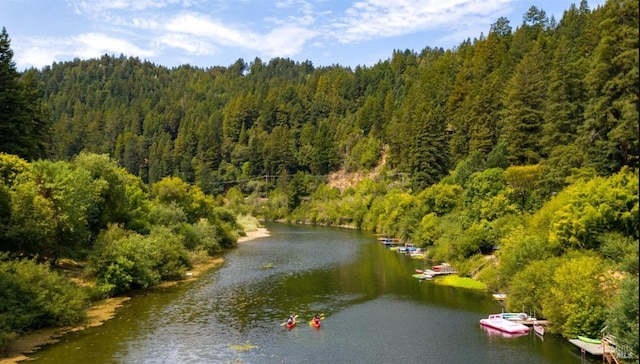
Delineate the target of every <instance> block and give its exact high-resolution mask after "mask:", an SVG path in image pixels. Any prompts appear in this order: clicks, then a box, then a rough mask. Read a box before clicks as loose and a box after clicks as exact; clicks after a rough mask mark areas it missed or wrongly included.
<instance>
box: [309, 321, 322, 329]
mask: <svg viewBox="0 0 640 364" xmlns="http://www.w3.org/2000/svg"><path fill="white" fill-rule="evenodd" d="M309 325H311V326H313V328H314V329H319V328H320V320H318V321H315V320H311V321H309Z"/></svg>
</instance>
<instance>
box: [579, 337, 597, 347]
mask: <svg viewBox="0 0 640 364" xmlns="http://www.w3.org/2000/svg"><path fill="white" fill-rule="evenodd" d="M578 340H580V341H583V342H585V343H589V344H597V345H600V344H602V340H600V339H592V338H590V337H586V336H578Z"/></svg>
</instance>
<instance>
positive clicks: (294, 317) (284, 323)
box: [280, 314, 298, 326]
mask: <svg viewBox="0 0 640 364" xmlns="http://www.w3.org/2000/svg"><path fill="white" fill-rule="evenodd" d="M297 318H298V315H297V314H295V315H293V320H294V321H293V322H295V319H297ZM286 324H287V321H285V322H283V323H281V324H280V326H284V325H286Z"/></svg>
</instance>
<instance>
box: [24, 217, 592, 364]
mask: <svg viewBox="0 0 640 364" xmlns="http://www.w3.org/2000/svg"><path fill="white" fill-rule="evenodd" d="M267 227H268V229H269V230H270V231H271V236H270V237H267V238H263V239H258V240H254V241H249V242H245V243H242V244H240V246H239V247H238V248H237V249H234V250H232V251H230V252H228V253H227V254H226V255H225V260H226V261H225V263H224V264H223V265H222V266H220V267H219V268H216V269H214V270H212V271H210V272H208V273H206V274H203V275H201V276H200V277H199V279H198V280H197V281H195V282H191V283H186V284H183V285H178V286H174V287H170V288H166V289H162V290H156V291H154V292H153V293H151V294H148V295H145V296H142V297H136V298H135V299H133V300H130V301H128V303H127V304H126V306H125V307H123V308H122V309H121V310H120V311H119V312H118V315H117V316H116V318H115V319H113V320H111V321H108V322H106V323H105V325H103V326H101V327H96V328H90V329H87V330H85V331H82V332H77V333H73V334H70V335H67V336H65V337H64V338H63V340H62V341H61V342H60V343H58V344H54V345H50V346H47V347H45V348H43V349H42V350H41V351H39V352H38V353H36V354H34V355H33V357H34V359H35V360H34V361H35V362H49V363H90V362H94V363H239V362H242V363H305V362H309V363H311V362H313V363H398V362H404V363H471V362H473V363H554V364H556V363H582V362H583V361H582V358H581V357H580V355H579V351H576V350H575V348H573V347H572V346H571V344H567V343H566V342H564V341H562V340H560V339H559V338H554V337H553V336H549V337H545V338H544V340H540V338H539V337H537V336H536V335H535V334H534V333H530V334H527V335H524V336H521V337H504V335H501V334H496V333H490V332H486V331H485V330H484V329H483V328H482V327H481V326H480V325H479V319H480V318H483V317H485V316H487V315H488V314H490V313H494V312H499V311H500V305H499V304H498V303H497V302H496V301H494V300H492V299H491V297H490V295H488V294H487V293H484V292H478V291H474V290H468V289H460V288H452V287H445V286H440V285H437V284H434V282H429V281H425V282H420V281H418V280H416V279H415V278H412V277H411V274H412V273H413V271H414V269H415V268H418V265H419V264H421V263H420V262H418V261H415V260H410V259H407V258H406V257H405V256H402V255H401V254H398V253H395V252H393V251H390V250H388V249H386V248H385V247H384V246H383V245H382V244H379V243H377V241H376V239H375V237H374V236H373V235H371V234H369V233H366V232H360V231H355V230H346V229H337V228H327V227H308V226H295V225H286V224H268V225H267ZM265 266H267V267H269V268H264V267H265ZM316 313H324V315H325V319H324V320H323V321H322V326H321V327H320V329H314V328H313V327H310V326H309V325H308V324H307V323H306V321H307V320H309V319H311V317H312V316H313V315H314V314H316ZM290 314H298V315H299V319H300V321H301V322H300V324H299V325H297V326H296V327H294V328H293V329H291V330H287V329H286V328H285V327H283V326H281V325H280V324H281V323H283V322H284V321H285V320H286V318H287V317H288V316H289V315H290ZM589 360H590V359H589ZM596 360H597V359H594V360H593V361H587V362H593V363H595V362H597V361H596Z"/></svg>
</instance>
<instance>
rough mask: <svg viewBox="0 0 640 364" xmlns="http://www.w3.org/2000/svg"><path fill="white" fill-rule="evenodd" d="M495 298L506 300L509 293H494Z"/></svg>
mask: <svg viewBox="0 0 640 364" xmlns="http://www.w3.org/2000/svg"><path fill="white" fill-rule="evenodd" d="M493 298H495V299H496V300H498V301H504V300H506V299H507V294H506V293H494V294H493Z"/></svg>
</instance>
